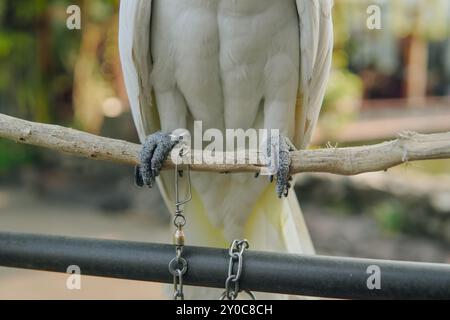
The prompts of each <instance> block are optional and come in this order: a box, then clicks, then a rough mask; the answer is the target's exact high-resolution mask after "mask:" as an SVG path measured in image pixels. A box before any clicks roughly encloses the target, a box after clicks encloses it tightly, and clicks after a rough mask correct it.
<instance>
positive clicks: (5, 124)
mask: <svg viewBox="0 0 450 320" xmlns="http://www.w3.org/2000/svg"><path fill="white" fill-rule="evenodd" d="M0 137H2V138H6V139H10V140H14V141H16V142H18V143H24V144H29V145H35V146H40V147H45V148H49V149H53V150H56V151H61V152H65V153H68V154H72V155H76V156H81V157H86V158H91V159H95V160H103V161H114V162H118V163H123V164H128V165H136V164H138V163H139V150H140V145H138V144H134V143H130V142H126V141H121V140H115V139H109V138H105V137H99V136H96V135H92V134H89V133H85V132H81V131H78V130H74V129H69V128H65V127H60V126H56V125H48V124H41V123H35V122H29V121H25V120H21V119H17V118H14V117H10V116H7V115H4V114H0ZM224 156H225V157H229V155H228V154H225V155H224ZM248 158H249V157H247V159H248ZM449 158H450V132H447V133H437V134H417V133H402V134H400V135H399V137H398V139H396V140H392V141H387V142H383V143H380V144H375V145H370V146H360V147H350V148H327V149H319V150H302V151H295V152H292V154H291V159H292V163H291V170H292V173H300V172H327V173H333V174H340V175H356V174H360V173H364V172H374V171H382V170H387V169H389V168H392V167H394V166H397V165H399V164H402V163H404V162H408V161H417V160H428V159H449ZM173 165H174V164H173V162H172V161H171V160H170V159H168V160H167V161H166V163H165V165H164V167H165V168H166V169H169V168H173ZM190 167H191V170H193V171H210V172H259V171H260V169H261V164H260V163H249V164H244V165H235V164H221V165H216V164H214V165H208V164H192V165H191V166H190Z"/></svg>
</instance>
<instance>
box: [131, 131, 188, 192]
mask: <svg viewBox="0 0 450 320" xmlns="http://www.w3.org/2000/svg"><path fill="white" fill-rule="evenodd" d="M179 141H180V140H179V139H174V138H173V136H172V135H169V134H166V133H162V132H156V133H154V134H152V135H150V136H148V137H147V140H146V141H145V142H144V144H143V145H142V149H141V152H140V165H138V166H137V167H136V171H135V181H136V184H137V185H138V186H140V187H143V186H148V187H150V188H152V187H153V185H154V184H155V181H156V177H158V176H159V174H160V172H161V168H162V166H163V164H164V161H165V160H166V159H167V157H168V156H169V154H170V152H171V151H172V149H173V148H174V147H175V146H176V145H177V143H178V142H179Z"/></svg>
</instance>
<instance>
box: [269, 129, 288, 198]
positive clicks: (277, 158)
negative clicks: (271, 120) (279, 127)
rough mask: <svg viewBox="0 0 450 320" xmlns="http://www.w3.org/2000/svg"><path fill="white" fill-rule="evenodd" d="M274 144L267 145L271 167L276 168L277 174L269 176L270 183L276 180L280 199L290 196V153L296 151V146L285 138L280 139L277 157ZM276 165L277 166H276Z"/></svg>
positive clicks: (280, 137)
mask: <svg viewBox="0 0 450 320" xmlns="http://www.w3.org/2000/svg"><path fill="white" fill-rule="evenodd" d="M273 146H274V144H273V143H267V156H268V159H269V167H275V168H276V174H275V175H271V176H269V179H270V182H272V181H273V180H274V177H275V179H276V183H277V185H276V192H277V195H278V197H279V198H280V199H281V198H282V197H287V196H288V195H289V190H290V189H291V187H292V183H291V182H292V180H293V178H292V176H291V174H290V171H291V170H290V166H291V157H290V152H291V151H294V150H295V147H294V145H293V144H292V143H291V141H290V140H289V139H288V138H286V137H283V136H281V135H280V136H279V137H278V144H277V148H275V150H276V151H275V152H278V154H277V155H272V152H273V150H274V148H273ZM274 163H275V166H274Z"/></svg>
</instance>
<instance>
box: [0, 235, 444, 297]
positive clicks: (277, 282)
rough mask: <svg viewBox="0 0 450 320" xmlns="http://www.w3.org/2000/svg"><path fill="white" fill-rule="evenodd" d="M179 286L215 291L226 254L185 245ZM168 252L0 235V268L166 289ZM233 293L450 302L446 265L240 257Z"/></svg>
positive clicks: (256, 255) (89, 241) (267, 255)
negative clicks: (74, 271)
mask: <svg viewBox="0 0 450 320" xmlns="http://www.w3.org/2000/svg"><path fill="white" fill-rule="evenodd" d="M184 256H185V257H186V258H187V260H188V261H189V269H188V272H187V274H186V276H185V283H186V284H189V285H196V286H206V287H217V288H223V286H224V282H225V279H226V276H227V268H228V253H227V250H222V249H212V248H200V247H186V249H185V251H184ZM173 257H174V248H173V246H170V245H164V244H150V243H138V242H125V241H112V240H94V239H77V238H67V237H55V236H39V235H26V234H13V233H0V266H4V267H12V268H22V269H34V270H44V271H54V272H64V273H65V272H66V270H67V267H68V266H70V265H77V266H79V267H80V268H81V271H82V274H84V275H92V276H101V277H110V278H121V279H130V280H142V281H154V282H163V283H171V282H172V280H173V279H172V277H171V275H170V274H169V271H168V263H169V261H170V260H171V259H172V258H173ZM372 265H376V266H378V267H379V268H380V270H381V289H380V290H369V289H368V287H367V279H368V277H369V276H370V274H368V273H367V269H368V267H369V266H372ZM0 286H1V283H0ZM241 288H243V289H248V290H252V291H260V292H273V293H283V294H294V295H306V296H316V297H330V298H353V299H372V298H386V299H432V298H433V299H450V265H445V264H430V263H412V262H398V261H385V260H369V259H354V258H338V257H324V256H301V255H287V254H278V253H263V252H254V251H248V252H247V253H246V254H245V259H244V272H243V274H242V280H241Z"/></svg>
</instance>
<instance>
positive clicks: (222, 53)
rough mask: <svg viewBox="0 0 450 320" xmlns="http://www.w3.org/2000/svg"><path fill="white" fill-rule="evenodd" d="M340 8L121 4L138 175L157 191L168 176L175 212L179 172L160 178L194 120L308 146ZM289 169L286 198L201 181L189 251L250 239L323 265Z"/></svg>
mask: <svg viewBox="0 0 450 320" xmlns="http://www.w3.org/2000/svg"><path fill="white" fill-rule="evenodd" d="M332 6H333V0H297V1H295V0H276V1H274V0H153V1H152V0H122V1H121V4H120V23H119V49H120V55H121V62H122V67H123V72H124V79H125V85H126V89H127V92H128V98H129V101H130V105H131V109H132V113H133V118H134V122H135V126H136V128H137V131H138V133H139V137H140V139H141V142H142V143H143V145H144V147H143V152H142V159H141V167H140V169H139V172H138V175H139V176H141V179H142V181H141V182H142V184H145V185H148V186H152V185H153V182H154V181H155V178H156V177H157V179H156V181H157V183H158V185H159V188H160V191H161V193H162V195H163V198H164V200H165V202H166V204H167V206H168V207H169V209H170V210H171V211H172V212H173V211H174V210H173V207H174V191H173V190H174V178H173V172H161V173H160V172H159V171H160V167H161V163H162V160H163V158H164V157H166V156H167V155H168V153H169V152H170V150H171V149H172V147H173V144H174V143H171V138H170V136H169V133H171V132H173V131H174V130H176V129H180V128H181V129H187V130H192V128H193V122H194V121H202V124H203V129H209V128H216V129H219V130H225V129H244V130H247V129H249V128H255V129H261V128H264V129H278V130H279V132H280V135H281V136H282V137H284V138H287V139H289V140H290V141H292V143H293V145H294V146H295V147H297V148H305V147H307V145H308V144H309V142H310V139H311V135H312V132H313V130H314V127H315V125H316V123H317V119H318V116H319V113H320V109H321V104H322V101H323V97H324V93H325V87H326V83H327V80H328V76H329V71H330V66H331V56H332V47H333V26H332V18H331V10H332ZM282 145H287V144H282ZM280 149H282V150H280V152H285V151H286V150H283V148H282V147H280ZM280 159H282V158H280ZM286 165H287V168H289V163H284V164H283V163H281V164H280V170H279V171H278V173H277V175H276V176H277V186H276V187H275V186H273V185H272V184H270V183H269V182H268V181H266V180H265V179H258V180H256V179H254V176H253V175H252V174H246V173H242V174H228V175H226V174H225V175H223V174H217V173H197V172H195V173H192V174H191V175H192V177H191V178H192V189H193V190H192V191H193V200H192V202H191V203H189V204H188V205H187V207H186V208H185V214H186V217H187V220H188V222H187V225H186V228H185V232H186V241H187V244H190V245H199V246H214V247H228V246H229V244H230V241H232V240H234V239H243V238H246V239H248V240H249V242H250V245H251V248H252V249H255V250H263V251H277V252H286V253H299V254H300V253H302V254H314V248H313V245H312V243H311V240H310V237H309V233H308V230H307V228H306V226H305V222H304V219H303V216H302V212H301V210H300V207H299V204H298V201H297V198H296V196H295V194H294V193H293V192H291V193H290V194H288V192H287V190H288V188H289V182H288V175H289V173H288V171H289V170H286ZM281 195H285V196H286V197H283V198H282V199H280V198H279V196H281ZM224 281H225V279H224ZM210 290H211V289H208V290H203V291H202V290H200V289H197V290H194V289H193V290H192V292H193V293H192V294H190V295H189V293H188V297H191V298H206V299H214V298H217V297H218V296H219V293H218V292H216V293H212V291H210ZM201 293H204V294H205V295H203V296H202V295H201Z"/></svg>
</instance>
